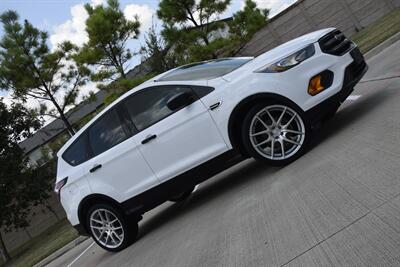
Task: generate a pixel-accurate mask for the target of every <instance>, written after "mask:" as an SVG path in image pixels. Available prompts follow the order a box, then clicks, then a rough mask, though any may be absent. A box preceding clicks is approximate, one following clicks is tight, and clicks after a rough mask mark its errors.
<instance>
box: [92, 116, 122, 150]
mask: <svg viewBox="0 0 400 267" xmlns="http://www.w3.org/2000/svg"><path fill="white" fill-rule="evenodd" d="M88 135H89V143H90V147H91V148H92V151H93V156H96V155H98V154H100V153H102V152H104V151H106V150H108V149H110V148H112V147H113V146H115V145H117V144H119V143H121V142H122V141H124V140H125V139H127V138H128V135H127V133H126V131H125V130H124V126H123V124H122V122H121V120H120V118H119V116H118V113H117V111H116V110H115V109H112V110H110V111H108V112H107V113H106V114H104V115H103V116H102V117H101V118H100V119H98V120H97V121H96V122H95V123H93V125H92V126H91V127H90V128H89V130H88Z"/></svg>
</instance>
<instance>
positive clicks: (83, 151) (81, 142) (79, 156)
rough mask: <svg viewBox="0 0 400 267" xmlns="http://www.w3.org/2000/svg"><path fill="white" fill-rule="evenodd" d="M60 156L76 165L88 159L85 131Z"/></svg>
mask: <svg viewBox="0 0 400 267" xmlns="http://www.w3.org/2000/svg"><path fill="white" fill-rule="evenodd" d="M62 158H63V159H64V160H65V161H66V162H68V163H69V164H71V165H72V166H76V165H79V164H81V163H82V162H85V161H86V160H88V159H89V151H88V143H87V135H86V133H84V134H82V135H81V136H79V137H78V138H77V139H76V141H75V142H74V143H72V145H71V146H70V147H69V148H68V149H67V150H66V151H65V152H64V154H63V155H62Z"/></svg>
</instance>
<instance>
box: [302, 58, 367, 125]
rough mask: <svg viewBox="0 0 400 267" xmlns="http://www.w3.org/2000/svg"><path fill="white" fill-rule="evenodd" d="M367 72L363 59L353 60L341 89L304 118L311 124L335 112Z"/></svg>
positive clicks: (307, 112) (346, 70)
mask: <svg viewBox="0 0 400 267" xmlns="http://www.w3.org/2000/svg"><path fill="white" fill-rule="evenodd" d="M367 70H368V65H367V63H366V62H365V60H364V59H362V60H358V61H356V60H354V61H353V62H352V63H351V64H350V65H349V66H347V68H346V69H345V74H344V79H343V86H342V89H341V90H340V91H339V92H338V93H336V94H335V95H333V96H331V97H329V98H328V99H326V100H324V101H323V102H321V103H319V104H318V105H316V106H315V107H313V108H311V109H309V110H307V111H306V114H305V115H306V118H307V120H308V121H309V122H311V124H315V123H317V122H319V121H320V120H321V119H323V118H324V117H325V115H327V114H328V113H329V112H331V111H334V110H336V109H337V108H339V106H340V105H341V104H342V103H343V102H344V101H345V100H346V98H347V97H348V96H349V95H350V94H351V93H352V92H353V90H354V86H355V85H356V84H357V83H358V82H359V81H360V80H361V78H362V77H363V76H364V74H365V73H366V72H367Z"/></svg>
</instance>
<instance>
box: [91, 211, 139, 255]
mask: <svg viewBox="0 0 400 267" xmlns="http://www.w3.org/2000/svg"><path fill="white" fill-rule="evenodd" d="M86 225H87V228H88V230H89V231H90V234H91V236H92V237H93V239H94V241H95V242H96V243H97V244H98V245H99V246H100V247H102V248H103V249H105V250H108V251H111V252H117V251H121V250H123V249H124V248H126V247H127V246H129V245H130V244H132V243H133V242H134V241H135V239H136V237H137V233H138V224H137V221H131V220H129V219H128V218H127V217H126V216H125V215H124V214H123V213H122V212H120V211H119V210H118V209H117V208H115V207H113V206H111V205H109V204H96V205H94V206H92V207H91V208H90V209H89V212H88V213H87V222H86Z"/></svg>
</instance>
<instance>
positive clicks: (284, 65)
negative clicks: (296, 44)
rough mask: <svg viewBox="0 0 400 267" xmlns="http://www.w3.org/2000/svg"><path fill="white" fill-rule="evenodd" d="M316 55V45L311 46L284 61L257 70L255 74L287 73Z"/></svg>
mask: <svg viewBox="0 0 400 267" xmlns="http://www.w3.org/2000/svg"><path fill="white" fill-rule="evenodd" d="M314 54H315V47H314V44H310V45H309V46H307V47H305V48H303V49H301V50H299V51H297V52H296V53H294V54H292V55H290V56H288V57H285V58H284V59H281V60H279V61H278V62H276V63H274V64H270V65H267V66H264V67H262V68H261V69H258V70H256V71H255V72H264V73H276V72H283V71H287V70H289V69H291V68H293V67H295V66H297V65H299V64H300V63H301V62H303V61H304V60H306V59H308V58H310V57H312V56H313V55H314Z"/></svg>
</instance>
